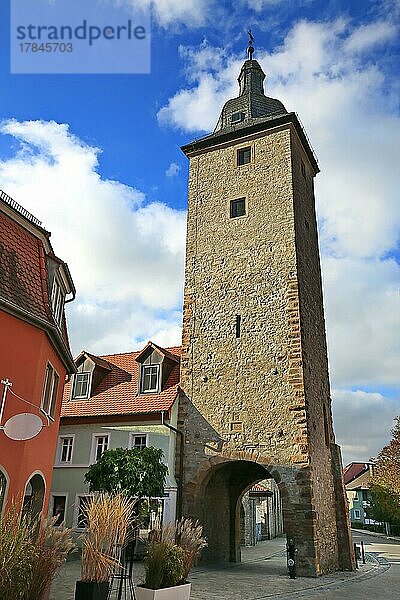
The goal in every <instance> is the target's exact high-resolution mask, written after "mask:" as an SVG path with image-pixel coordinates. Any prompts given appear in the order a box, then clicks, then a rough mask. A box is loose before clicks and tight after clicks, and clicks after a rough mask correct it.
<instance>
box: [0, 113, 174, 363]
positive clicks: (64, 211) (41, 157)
mask: <svg viewBox="0 0 400 600" xmlns="http://www.w3.org/2000/svg"><path fill="white" fill-rule="evenodd" d="M0 131H1V132H2V133H3V134H4V133H7V134H10V135H12V136H14V138H16V139H18V140H19V141H20V142H21V149H20V150H19V151H18V152H17V153H16V154H15V156H13V157H11V158H9V159H6V160H4V161H2V162H0V188H2V189H4V190H5V191H6V192H7V193H8V194H9V195H11V196H12V197H13V198H14V199H15V200H16V201H17V202H19V203H20V204H22V205H23V206H24V207H25V208H27V209H28V210H29V211H31V212H32V213H33V214H34V215H36V216H37V217H38V218H39V219H41V220H43V221H44V226H45V227H46V228H48V229H49V230H50V231H51V232H52V242H53V246H54V249H55V252H56V253H57V252H59V253H60V255H61V256H60V258H62V259H63V260H65V261H66V262H67V263H68V264H69V267H70V269H71V273H72V276H73V279H74V282H75V285H76V288H77V290H78V297H77V299H76V301H75V302H73V303H72V304H71V305H70V307H69V312H70V316H71V319H70V321H71V325H72V328H71V338H72V341H73V342H74V351H75V352H77V351H79V350H80V349H81V347H82V346H85V347H86V349H90V348H91V349H92V350H93V351H95V352H105V351H110V352H115V351H124V350H129V349H132V348H133V347H135V348H136V347H137V344H138V341H142V340H143V339H148V338H153V339H154V341H157V340H158V341H160V340H162V341H163V342H166V341H168V339H169V340H170V343H173V344H175V343H179V341H180V336H178V335H177V331H178V329H179V326H180V320H181V317H180V313H179V312H177V308H178V309H180V306H181V299H182V296H181V294H182V275H183V255H184V241H185V213H184V212H182V211H177V210H174V209H172V208H169V207H168V206H166V205H164V204H162V203H159V202H153V203H150V204H149V203H146V200H145V196H144V194H143V193H141V192H140V191H138V190H136V189H134V188H131V187H129V186H127V185H124V184H122V183H120V182H118V181H111V180H105V179H102V178H101V176H100V175H99V174H98V172H97V166H98V158H97V156H98V152H99V151H98V149H96V148H93V147H91V146H88V145H86V144H85V143H84V142H82V141H81V140H80V139H78V138H77V137H76V136H74V135H72V134H71V133H70V132H69V130H68V126H67V125H65V124H58V123H55V122H54V121H52V122H46V121H25V122H18V121H15V120H12V121H6V122H3V123H2V125H1V128H0ZM168 332H169V333H168Z"/></svg>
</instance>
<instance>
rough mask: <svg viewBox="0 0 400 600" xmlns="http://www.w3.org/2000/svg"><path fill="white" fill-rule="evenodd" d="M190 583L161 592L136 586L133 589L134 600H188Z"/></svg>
mask: <svg viewBox="0 0 400 600" xmlns="http://www.w3.org/2000/svg"><path fill="white" fill-rule="evenodd" d="M191 587H192V584H191V583H184V584H183V585H175V586H174V587H169V588H164V589H162V590H149V589H148V588H144V587H140V586H137V587H136V588H135V594H136V600H189V598H190V588H191Z"/></svg>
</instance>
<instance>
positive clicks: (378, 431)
mask: <svg viewBox="0 0 400 600" xmlns="http://www.w3.org/2000/svg"><path fill="white" fill-rule="evenodd" d="M332 399H333V403H332V407H333V417H334V424H335V431H336V438H337V442H338V443H339V444H340V445H341V447H342V455H343V463H344V464H347V463H349V462H351V461H360V462H363V461H368V460H369V459H370V458H372V457H375V456H376V455H377V454H378V452H379V450H380V449H381V448H382V447H383V446H384V445H385V444H386V443H387V442H388V441H389V439H390V438H391V434H390V430H391V429H392V427H393V419H394V417H395V416H396V415H398V414H399V408H398V404H397V405H396V403H395V402H393V401H391V400H389V399H388V398H385V397H384V396H383V395H382V394H378V393H371V392H370V393H369V392H364V391H360V390H357V391H350V390H335V389H334V390H332Z"/></svg>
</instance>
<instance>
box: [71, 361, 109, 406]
mask: <svg viewBox="0 0 400 600" xmlns="http://www.w3.org/2000/svg"><path fill="white" fill-rule="evenodd" d="M75 364H76V370H77V372H76V373H75V375H74V376H73V380H72V388H71V390H72V391H71V399H72V400H86V399H88V398H90V397H91V396H92V395H93V393H94V392H95V390H96V388H97V386H98V385H99V384H100V382H101V381H102V380H103V379H104V377H105V376H106V375H107V373H109V372H110V371H111V367H110V365H109V364H108V362H107V361H106V360H104V359H102V358H99V357H98V356H95V355H94V354H89V352H81V354H80V355H79V356H78V358H77V359H76V361H75Z"/></svg>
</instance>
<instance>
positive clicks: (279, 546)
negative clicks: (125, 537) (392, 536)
mask: <svg viewBox="0 0 400 600" xmlns="http://www.w3.org/2000/svg"><path fill="white" fill-rule="evenodd" d="M359 539H361V538H359V536H358V534H356V535H355V540H356V541H359ZM363 539H364V542H365V543H366V550H367V552H368V553H369V554H368V556H367V563H366V564H365V565H360V568H359V570H358V571H357V572H356V573H334V574H332V575H329V576H326V577H320V578H318V579H311V578H305V577H298V578H296V579H289V577H288V575H287V571H286V558H285V552H284V543H285V542H284V539H283V538H279V539H276V540H271V541H269V542H262V543H260V544H258V545H257V546H256V547H255V548H243V550H242V563H240V564H235V565H229V566H219V567H215V566H213V567H198V568H196V569H194V570H193V572H192V574H191V576H190V579H191V581H192V593H191V596H190V598H191V600H263V599H264V598H265V599H267V598H278V599H279V600H281V599H282V600H284V599H285V598H288V599H289V598H291V599H296V598H302V599H304V598H306V599H307V598H310V599H314V598H319V599H324V600H325V599H327V600H328V599H329V600H331V599H332V600H343V599H345V598H349V599H351V600H356V599H358V598H360V600H376V599H377V598H380V599H382V600H389V599H390V600H391V599H392V598H393V600H395V599H396V600H397V599H398V598H399V595H398V590H399V589H400V577H399V576H400V572H399V571H400V544H397V543H396V542H390V540H385V538H372V537H368V536H367V537H366V536H363ZM397 553H398V554H397ZM397 561H398V562H397ZM389 567H390V568H389ZM396 569H397V571H396ZM79 575H80V563H79V561H71V562H68V563H67V564H66V565H65V566H64V567H63V569H62V570H61V572H60V574H59V575H58V577H57V578H56V580H55V581H54V584H53V587H52V592H51V594H50V600H73V599H74V588H75V581H76V580H77V579H79ZM142 576H143V565H142V564H141V563H135V571H134V580H135V583H139V582H140V581H141V580H142ZM398 577H399V579H398ZM384 582H385V583H384ZM391 582H392V583H391ZM395 585H396V586H397V587H393V586H395ZM382 586H383V588H382ZM385 586H386V588H385ZM392 587H393V594H394V595H391V594H392V591H391V588H392ZM378 588H379V589H380V590H381V591H380V592H379V593H377V589H378ZM382 589H383V592H382Z"/></svg>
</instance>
